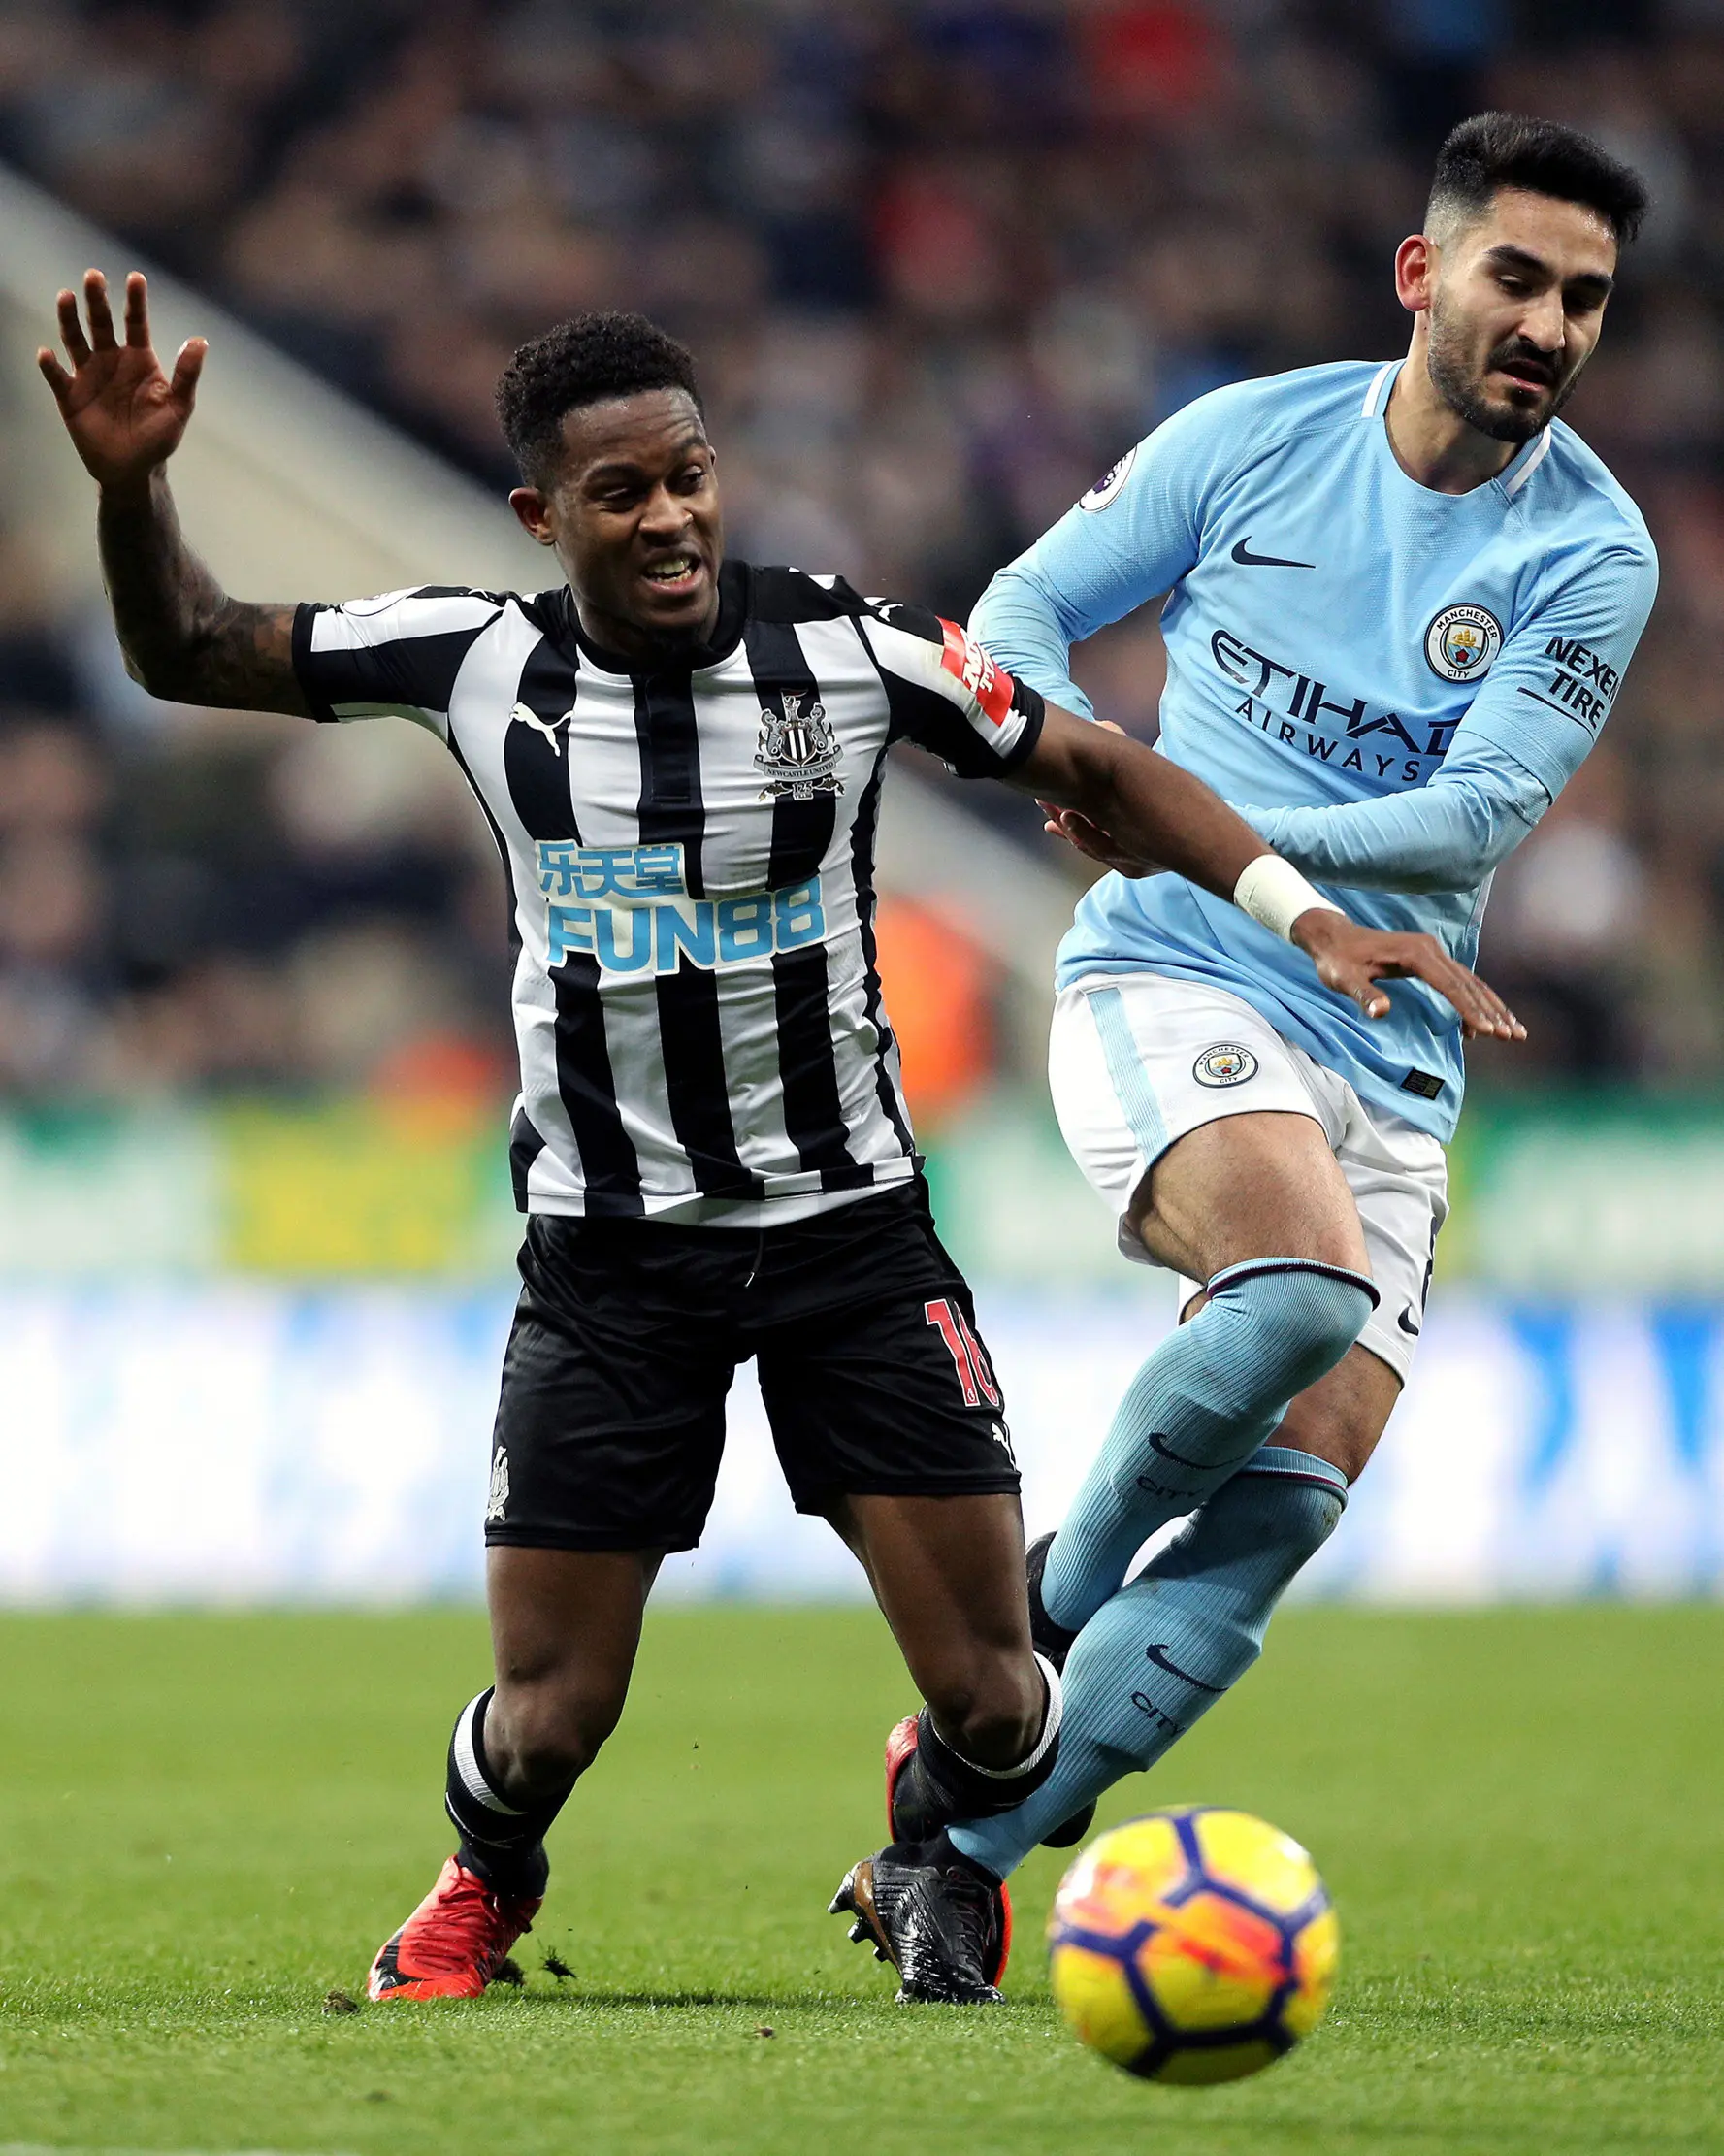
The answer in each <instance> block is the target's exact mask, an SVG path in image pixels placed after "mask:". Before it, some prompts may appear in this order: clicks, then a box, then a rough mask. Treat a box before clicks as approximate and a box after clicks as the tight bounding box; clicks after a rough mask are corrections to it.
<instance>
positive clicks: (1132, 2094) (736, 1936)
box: [0, 1607, 1724, 2156]
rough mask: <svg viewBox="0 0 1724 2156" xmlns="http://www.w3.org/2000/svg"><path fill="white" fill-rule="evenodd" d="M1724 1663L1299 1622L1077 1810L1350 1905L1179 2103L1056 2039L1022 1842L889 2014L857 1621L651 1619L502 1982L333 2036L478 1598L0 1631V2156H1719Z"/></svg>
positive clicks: (373, 2012)
mask: <svg viewBox="0 0 1724 2156" xmlns="http://www.w3.org/2000/svg"><path fill="white" fill-rule="evenodd" d="M1721 1664H1724V1610H1718V1609H1713V1608H1683V1609H1673V1610H1650V1609H1631V1608H1603V1607H1594V1608H1584V1609H1579V1610H1551V1611H1538V1610H1529V1611H1517V1612H1509V1613H1492V1614H1480V1615H1465V1616H1440V1617H1439V1616H1400V1615H1368V1614H1358V1613H1351V1612H1343V1611H1334V1610H1313V1611H1296V1612H1292V1613H1289V1614H1288V1615H1287V1616H1286V1617H1284V1618H1283V1619H1282V1620H1281V1622H1280V1623H1279V1625H1278V1627H1277V1630H1276V1632H1275V1634H1274V1635H1273V1637H1272V1639H1271V1644H1270V1649H1269V1652H1268V1654H1267V1656H1266V1657H1265V1661H1264V1664H1263V1666H1262V1668H1261V1669H1259V1670H1258V1672H1257V1673H1256V1674H1255V1675H1254V1676H1252V1678H1251V1679H1249V1680H1248V1681H1247V1682H1246V1683H1245V1684H1244V1685H1243V1686H1242V1687H1241V1689H1240V1691H1239V1693H1238V1695H1237V1696H1236V1697H1235V1698H1233V1699H1231V1700H1229V1701H1227V1702H1226V1703H1224V1704H1223V1705H1222V1706H1221V1707H1220V1709H1218V1711H1217V1712H1216V1713H1215V1714H1214V1715H1212V1716H1211V1717H1210V1719H1209V1720H1208V1721H1207V1722H1205V1723H1204V1724H1203V1725H1202V1727H1201V1728H1200V1729H1198V1730H1197V1731H1196V1732H1195V1733H1194V1735H1193V1736H1192V1737H1191V1739H1190V1740H1189V1741H1187V1743H1186V1744H1185V1745H1184V1746H1183V1747H1182V1748H1180V1750H1179V1751H1178V1752H1177V1753H1176V1754H1174V1756H1173V1757H1172V1758H1171V1759H1170V1760H1169V1761H1168V1762H1167V1764H1166V1765H1165V1767H1164V1768H1163V1769H1162V1771H1161V1772H1160V1773H1158V1774H1157V1775H1156V1776H1155V1778H1154V1779H1153V1780H1150V1781H1147V1782H1140V1783H1138V1784H1137V1785H1136V1786H1135V1787H1132V1788H1128V1789H1126V1790H1124V1791H1122V1792H1119V1793H1117V1795H1116V1798H1115V1800H1114V1802H1113V1803H1112V1805H1111V1806H1110V1807H1109V1809H1108V1811H1107V1812H1105V1813H1104V1814H1103V1816H1104V1818H1106V1817H1110V1816H1113V1817H1118V1816H1124V1815H1126V1814H1127V1813H1130V1812H1131V1811H1134V1810H1143V1809H1147V1808H1148V1807H1149V1806H1150V1805H1152V1804H1153V1803H1155V1802H1157V1801H1168V1802H1172V1801H1175V1800H1178V1799H1183V1798H1204V1799H1213V1800H1221V1801H1225V1802H1228V1803H1232V1804H1238V1805H1243V1806H1245V1807H1247V1808H1249V1809H1251V1810H1252V1811H1257V1812H1260V1813H1264V1814H1265V1815H1266V1816H1268V1817H1269V1818H1271V1819H1274V1820H1275V1821H1276V1822H1277V1823H1278V1824H1280V1825H1282V1826H1285V1827H1286V1828H1287V1829H1288V1830H1290V1831H1291V1832H1292V1833H1294V1834H1296V1835H1298V1836H1300V1837H1301V1838H1302V1839H1303V1840H1305V1841H1306V1842H1308V1843H1309V1844H1310V1846H1311V1847H1312V1848H1313V1850H1314V1851H1315V1852H1316V1854H1317V1859H1318V1862H1319V1863H1320V1864H1321V1865H1322V1867H1323V1869H1324V1871H1325V1872H1326V1874H1327V1876H1328V1878H1329V1881H1330V1884H1331V1886H1332V1888H1333V1890H1334V1892H1335V1895H1336V1899H1337V1901H1338V1903H1339V1905H1340V1909H1341V1913H1342V1921H1343V1925H1344V1966H1343V1981H1342V1988H1341V1991H1340V1993H1339V1995H1338V1998H1337V2002H1336V2005H1335V2007H1334V2009H1332V2011H1331V2014H1330V2017H1329V2019H1328V2021H1327V2022H1326V2023H1325V2024H1324V2026H1323V2027H1322V2028H1321V2029H1320V2030H1319V2032H1318V2034H1317V2037H1316V2038H1315V2039H1314V2040H1313V2041H1312V2042H1311V2043H1310V2044H1309V2045H1307V2046H1306V2048H1305V2049H1304V2050H1303V2051H1301V2052H1299V2053H1296V2054H1295V2055H1294V2056H1293V2057H1292V2058H1290V2059H1288V2060H1286V2061H1285V2062H1284V2063H1283V2064H1281V2065H1280V2066H1278V2067H1276V2068H1275V2069H1273V2070H1272V2071H1271V2072H1270V2073H1269V2074H1265V2075H1263V2076H1262V2077H1260V2078H1259V2079H1257V2080H1255V2081H1253V2082H1249V2083H1245V2084H1242V2085H1239V2086H1236V2087H1233V2088H1230V2089H1224V2090H1220V2091H1207V2092H1204V2091H1178V2090H1162V2089H1155V2088H1147V2087H1142V2086H1140V2085H1138V2084H1137V2083H1135V2082H1132V2081H1130V2080H1129V2079H1127V2078H1126V2077H1125V2076H1124V2075H1122V2074H1118V2073H1117V2072H1115V2071H1114V2070H1113V2069H1112V2068H1110V2067H1107V2066H1105V2065H1104V2064H1102V2063H1101V2062H1100V2061H1098V2060H1096V2059H1092V2058H1090V2057H1089V2056H1088V2055H1087V2054H1085V2053H1084V2052H1083V2051H1082V2050H1081V2049H1080V2048H1079V2046H1078V2045H1077V2044H1076V2043H1075V2042H1073V2041H1072V2040H1071V2039H1070V2038H1069V2037H1067V2035H1066V2034H1065V2032H1064V2030H1063V2028H1062V2027H1061V2025H1060V2024H1059V2022H1058V2020H1057V2016H1056V2014H1055V2012H1054V2009H1053V2008H1052V2006H1051V2005H1050V2002H1049V1999H1048V1995H1047V1990H1046V1984H1045V1978H1044V1970H1043V1965H1042V1958H1041V1953H1040V1947H1039V1938H1038V1934H1039V1931H1040V1927H1041V1923H1042V1920H1043V1918H1044V1916H1045V1913H1046V1910H1047V1904H1048V1899H1049V1895H1050V1893H1051V1891H1052V1888H1053V1885H1054V1882H1055V1879H1056V1878H1057V1871H1058V1860H1057V1858H1055V1857H1053V1856H1052V1855H1049V1854H1047V1853H1046V1852H1044V1853H1043V1854H1042V1855H1040V1856H1039V1857H1038V1858H1037V1859H1036V1860H1035V1861H1033V1862H1032V1863H1031V1864H1030V1865H1029V1866H1028V1867H1027V1868H1026V1870H1025V1874H1024V1875H1023V1876H1022V1878H1021V1881H1020V1886H1019V1894H1018V1909H1019V1934H1018V1939H1019V1944H1018V1951H1017V1954H1016V1956H1015V1959H1014V1963H1013V1967H1012V1971H1011V1973H1010V1976H1009V1977H1008V1988H1009V1992H1010V2004H1009V2005H1008V2006H1007V2007H1005V2008H1004V2009H997V2010H994V2011H992V2012H963V2011H961V2010H953V2009H927V2008H924V2009H898V2008H895V2007H894V2006H893V2005H892V2003H891V1986H890V1984H889V1982H888V1980H887V1978H888V1975H889V1973H888V1972H887V1971H885V1970H883V1969H879V1968H877V1967H876V1966H875V1964H874V1963H873V1962H872V1961H871V1960H870V1959H869V1958H868V1957H867V1956H866V1955H865V1954H864V1953H863V1952H862V1951H861V1950H860V1949H858V1948H856V1947H853V1946H851V1945H849V1944H846V1942H845V1940H844V1936H843V1928H842V1926H841V1925H840V1924H839V1922H838V1921H837V1920H836V1919H833V1918H829V1917H828V1916H826V1914H825V1913H824V1911H825V1906H826V1902H827V1900H828V1898H829V1895H830V1893H831V1891H832V1889H833V1887H834V1886H835V1885H836V1883H837V1880H838V1878H839V1876H840V1874H841V1873H842V1872H843V1870H844V1868H845V1865H846V1864H847V1863H848V1862H849V1860H850V1859H851V1858H853V1857H854V1856H857V1855H860V1854H862V1853H863V1852H864V1851H865V1850H866V1849H867V1848H869V1847H871V1846H873V1844H874V1843H875V1841H876V1840H877V1839H878V1826H879V1795H878V1757H879V1743H880V1738H881V1735H882V1733H883V1731H884V1729H885V1727H886V1725H887V1723H888V1722H889V1720H890V1719H891V1718H893V1717H894V1716H895V1715H897V1714H898V1713H899V1712H901V1711H902V1709H903V1707H904V1705H905V1704H906V1697H907V1694H906V1687H905V1683H904V1681H903V1679H902V1677H901V1675H900V1673H899V1671H898V1669H897V1667H896V1664H895V1657H894V1653H893V1650H892V1648H891V1646H890V1643H889V1641H888V1640H887V1638H886V1635H885V1632H884V1629H883V1627H882V1626H881V1625H880V1624H879V1622H878V1620H877V1619H875V1618H874V1617H872V1616H871V1615H868V1614H865V1613H862V1612H851V1611H842V1612H839V1611H812V1612H811V1611H788V1610H787V1611H744V1610H736V1609H729V1608H718V1609H712V1610H700V1611H684V1612H674V1613H668V1614H667V1615H665V1616H663V1617H657V1618H655V1619H654V1620H652V1621H651V1623H650V1624H649V1627H648V1634H647V1641H646V1645H645V1648H644V1650H643V1653H642V1658H641V1664H640V1668H639V1672H638V1674H637V1677H636V1681H635V1686H634V1698H633V1700H632V1702H631V1706H630V1711H629V1715H628V1717H627V1719H626V1720H625V1723H624V1727H623V1730H622V1732H621V1733H620V1735H619V1736H618V1738H617V1739H616V1740H615V1742H614V1744H613V1747H612V1748H611V1749H610V1750H608V1751H607V1752H606V1754H605V1756H604V1758H603V1760H602V1762H601V1764H600V1766H599V1768H598V1769H597V1770H596V1771H595V1773H594V1774H593V1776H592V1777H591V1779H590V1780H589V1782H588V1783H587V1784H586V1785H585V1787H583V1789H582V1790H581V1791H580V1793H579V1794H578V1795H577V1797H576V1799H575V1801H574V1802H573V1804H572V1805H571V1806H570V1808H569V1813H567V1814H566V1815H565V1818H564V1820H563V1821H562V1823H561V1824H560V1825H559V1827H558V1830H557V1833H556V1836H555V1839H554V1843H553V1857H554V1865H555V1871H554V1878H553V1885H552V1899H551V1901H550V1902H549V1904H548V1906H547V1908H546V1910H545V1912H544V1915H543V1917H542V1919H541V1922H540V1925H539V1927H538V1929H537V1931H536V1932H535V1933H534V1934H533V1935H532V1936H531V1937H530V1938H528V1939H527V1940H525V1941H523V1943H522V1960H523V1963H524V1965H525V1966H526V1968H527V1971H528V1981H527V1984H526V1986H525V1988H524V1989H522V1990H520V1991H507V1990H497V1991H493V1992H492V1993H491V1994H489V1995H487V1997H486V1998H484V1999H483V2000H481V2001H478V2002H475V2003H474V2004H472V2005H470V2006H452V2007H439V2008H432V2009H413V2008H403V2007H394V2008H369V2007H368V2008H367V2009H365V2010H364V2011H363V2012H361V2013H358V2014H354V2015H350V2016H344V2017H337V2018H331V2017H327V2016H326V2015H325V2014H324V2013H323V2011H322V2006H323V2001H324V1997H325V1994H326V1993H327V1992H329V1991H330V1990H331V1988H332V1987H340V1988H342V1989H344V1990H346V1991H348V1992H351V1993H354V1994H359V1993H360V1992H361V1990H362V1986H363V1981H364V1976H365V1970H366V1965H367V1962H368V1961H369V1958H370V1956H371V1954H372V1952H373V1950H374V1947H375V1945H376V1944H377V1942H378V1940H379V1939H380V1938H381V1937H382V1935H383V1934H384V1933H385V1932H386V1931H387V1930H388V1929H389V1928H390V1927H391V1926H392V1925H393V1924H394V1923H396V1922H397V1921H399V1919H400V1918H401V1917H402V1916H403V1915H404V1914H405V1913H406V1911H407V1909H408V1908H409V1907H410V1906H411V1904H412V1903H413V1902H414V1901H416V1900H417V1899H418V1897H419V1895H420V1894H421V1893H422V1892H423V1891H424V1889H425V1887H426V1886H427V1885H428V1884H429V1882H430V1879H431V1878H432V1876H433V1874H434V1872H435V1869H436V1867H437V1865H438V1863H439V1861H440V1860H441V1858H442V1856H443V1854H444V1851H445V1848H446V1846H447V1842H448V1837H447V1832H446V1829H445V1828H444V1826H443V1825H442V1823H441V1821H440V1818H439V1785H440V1776H441V1753H442V1748H443V1744H444V1739H445V1733H446V1730H447V1727H448V1724H449V1721H450V1718H451V1715H452V1714H453V1711H454V1709H455V1708H456V1707H458V1706H459V1705H460V1703H461V1702H462V1700H464V1699H465V1698H467V1697H468V1696H469V1695H470V1694H471V1693H472V1691H473V1690H474V1689H476V1688H477V1686H478V1685H479V1684H480V1683H481V1682H483V1681H484V1677H485V1650H484V1635H483V1629H482V1624H481V1622H480V1620H479V1619H478V1618H477V1617H475V1616H473V1615H472V1614H469V1613H462V1612H444V1613H435V1614H429V1615H415V1616H402V1617H334V1616H266V1617H132V1618H127V1617H97V1616H73V1617H6V1618H4V1619H0V1666H3V1668H4V1672H5V1676H4V1681H3V1682H0V2151H9V2152H11V2156H16V2152H18V2151H20V2150H24V2149H29V2150H31V2151H36V2150H40V2149H47V2148H52V2149H56V2150H59V2149H79V2150H91V2149H102V2150H119V2149H124V2150H150V2151H156V2150H162V2151H167V2150H173V2151H180V2150H200V2151H231V2150H260V2149H268V2150H284V2151H286V2150H291V2151H319V2152H331V2156H333V2152H337V2151H351V2152H355V2156H358V2152H371V2151H375V2152H377V2156H383V2152H387V2156H421V2152H426V2156H430V2152H438V2156H441V2152H444V2151H451V2152H453V2151H461V2152H468V2151H472V2152H473V2156H480V2152H489V2151H492V2150H507V2151H509V2152H510V2156H552V2152H556V2156H565V2152H567V2156H588V2152H602V2156H608V2152H610V2151H619V2152H620V2151H629V2152H631V2156H634V2152H652V2156H658V2152H666V2156H669V2152H677V2156H683V2152H686V2156H724V2152H730V2151H736V2152H747V2156H778V2152H781V2151H782V2152H785V2156H789V2152H793V2151H795V2152H798V2156H800V2152H805V2151H818V2152H819V2156H850V2152H853V2151H854V2152H858V2156H861V2152H864V2151H865V2152H867V2156H897V2152H900V2151H902V2152H909V2151H915V2152H916V2156H945V2152H951V2156H996V2152H997V2156H1008V2152H1009V2156H1020V2152H1024V2156H1044V2152H1045V2156H1081V2152H1088V2151H1097V2152H1099V2151H1103V2150H1105V2151H1109V2152H1110V2156H1111V2152H1113V2151H1121V2152H1123V2151H1127V2150H1136V2149H1154V2150H1155V2152H1156V2156H1199V2152H1201V2156H1280V2152H1282V2151H1288V2152H1291V2151H1301V2152H1303V2151H1312V2152H1321V2156H1367V2152H1368V2156H1427V2152H1428V2156H1436V2152H1438V2151H1442V2152H1444V2156H1449V2152H1453V2156H1462V2152H1465V2156H1570V2152H1574V2151H1580V2150H1587V2151H1592V2150H1598V2151H1610V2152H1611V2156H1624V2152H1628V2156H1633V2152H1639V2151H1645V2152H1648V2156H1650V2152H1653V2151H1656V2152H1658V2156H1686V2152H1690V2151H1700V2150H1714V2149H1715V2150H1724V1833H1721V1817H1720V1807H1721V1796H1720V1786H1721V1785H1720V1775H1719V1763H1720V1759H1721V1758H1724V1687H1721V1686H1720V1684H1719V1682H1718V1679H1719V1671H1720V1666H1721ZM547 1949H549V1950H552V1951H554V1952H555V1953H556V1954H557V1955H559V1956H560V1957H561V1958H562V1959H563V1960H564V1961H565V1962H566V1963H567V1964H568V1965H569V1968H570V1969H572V1971H573V1972H574V1974H573V1976H572V1977H569V1978H566V1979H561V1980H559V1979H558V1978H556V1977H554V1976H550V1975H547V1974H546V1973H545V1972H544V1970H543V1967H542V1963H543V1958H544V1955H545V1953H546V1951H547Z"/></svg>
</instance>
